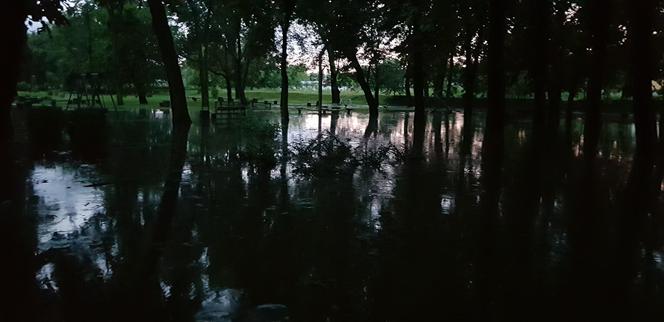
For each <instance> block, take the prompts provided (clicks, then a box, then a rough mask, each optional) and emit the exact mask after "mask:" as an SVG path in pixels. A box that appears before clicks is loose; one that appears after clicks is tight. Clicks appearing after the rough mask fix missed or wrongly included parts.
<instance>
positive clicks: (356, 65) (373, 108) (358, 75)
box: [346, 51, 378, 116]
mask: <svg viewBox="0 0 664 322" xmlns="http://www.w3.org/2000/svg"><path fill="white" fill-rule="evenodd" d="M346 56H347V58H348V60H349V61H350V66H351V67H353V69H355V80H356V81H357V82H358V83H359V84H360V88H362V92H364V98H365V99H366V100H367V104H369V116H372V115H373V116H378V103H377V102H376V99H375V98H374V96H373V93H372V92H371V86H369V82H368V81H367V78H366V76H365V75H364V70H363V69H362V66H361V65H360V62H359V61H358V60H357V53H356V52H354V51H349V52H347V53H346Z"/></svg>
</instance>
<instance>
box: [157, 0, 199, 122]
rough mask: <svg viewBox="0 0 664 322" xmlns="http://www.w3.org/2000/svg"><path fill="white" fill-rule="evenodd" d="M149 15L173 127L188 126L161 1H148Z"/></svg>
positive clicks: (164, 10) (171, 39)
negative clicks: (161, 67)
mask: <svg viewBox="0 0 664 322" xmlns="http://www.w3.org/2000/svg"><path fill="white" fill-rule="evenodd" d="M148 5H149V6H150V14H151V15H152V28H153V29H154V33H155V35H156V37H157V42H158V43H159V50H160V52H161V57H162V59H163V61H164V66H165V67H166V77H167V78H168V91H169V94H170V97H171V109H172V111H173V126H174V127H184V126H189V124H190V123H191V118H190V117H189V111H188V110H187V97H186V94H185V90H184V83H183V81H182V72H181V71H180V65H179V63H178V55H177V53H176V52H175V44H174V43H173V35H172V34H171V30H170V28H169V27H168V18H167V17H166V8H165V7H164V4H163V3H162V2H161V0H148Z"/></svg>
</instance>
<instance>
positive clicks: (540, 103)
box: [530, 0, 551, 127]
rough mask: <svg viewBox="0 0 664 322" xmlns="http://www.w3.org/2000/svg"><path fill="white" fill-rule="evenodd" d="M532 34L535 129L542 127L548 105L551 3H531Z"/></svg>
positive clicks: (535, 1)
mask: <svg viewBox="0 0 664 322" xmlns="http://www.w3.org/2000/svg"><path fill="white" fill-rule="evenodd" d="M530 5H531V7H532V8H531V10H532V14H531V19H532V23H531V30H532V31H531V33H530V38H531V41H532V42H533V44H534V49H533V51H532V53H533V55H532V56H531V73H532V74H531V77H532V79H533V87H534V88H533V92H534V96H535V124H534V125H535V127H541V126H542V125H543V123H544V119H545V114H544V113H545V106H544V105H545V103H546V78H547V75H546V68H547V64H548V50H547V45H548V43H547V42H548V29H549V28H548V26H547V21H548V19H549V11H550V6H551V4H550V2H549V1H541V0H532V1H531V4H530Z"/></svg>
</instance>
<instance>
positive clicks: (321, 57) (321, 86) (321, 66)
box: [317, 48, 325, 112]
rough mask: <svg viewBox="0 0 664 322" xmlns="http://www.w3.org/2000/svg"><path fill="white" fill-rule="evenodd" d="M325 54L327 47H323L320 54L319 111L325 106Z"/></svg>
mask: <svg viewBox="0 0 664 322" xmlns="http://www.w3.org/2000/svg"><path fill="white" fill-rule="evenodd" d="M324 54H325V48H323V49H322V50H321V51H320V53H319V54H318V102H317V106H318V111H319V112H320V110H321V109H322V108H323V55H324Z"/></svg>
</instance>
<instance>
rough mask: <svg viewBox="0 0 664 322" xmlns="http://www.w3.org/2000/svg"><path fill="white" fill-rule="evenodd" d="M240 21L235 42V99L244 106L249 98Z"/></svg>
mask: <svg viewBox="0 0 664 322" xmlns="http://www.w3.org/2000/svg"><path fill="white" fill-rule="evenodd" d="M240 24H241V22H240V20H239V19H238V21H237V32H238V34H237V39H236V41H235V45H236V49H237V57H235V98H237V99H238V100H240V103H241V104H242V105H246V104H247V96H246V94H245V93H244V89H245V78H244V66H243V64H242V39H241V37H242V36H241V34H240ZM245 64H248V62H245Z"/></svg>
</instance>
